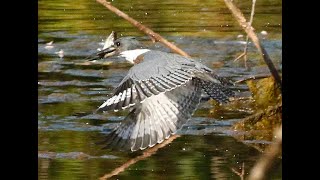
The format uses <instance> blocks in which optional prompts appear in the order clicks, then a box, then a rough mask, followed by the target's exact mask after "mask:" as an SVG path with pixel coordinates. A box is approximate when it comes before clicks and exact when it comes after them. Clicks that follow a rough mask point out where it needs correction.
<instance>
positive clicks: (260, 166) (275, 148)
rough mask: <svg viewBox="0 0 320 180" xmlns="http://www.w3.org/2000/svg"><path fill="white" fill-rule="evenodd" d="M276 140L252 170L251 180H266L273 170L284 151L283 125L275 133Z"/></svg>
mask: <svg viewBox="0 0 320 180" xmlns="http://www.w3.org/2000/svg"><path fill="white" fill-rule="evenodd" d="M274 135H275V137H276V139H275V140H274V142H273V144H272V145H270V147H269V148H268V149H266V150H265V153H264V154H263V156H262V157H261V158H260V159H259V161H258V162H257V163H256V164H255V166H254V167H253V168H252V169H251V172H250V175H249V178H248V179H249V180H260V179H265V178H266V176H267V174H268V171H269V170H270V169H271V168H272V165H273V163H274V161H275V160H276V159H277V158H278V156H279V155H280V154H281V150H282V125H281V126H280V127H279V128H278V129H277V130H276V131H275V133H274Z"/></svg>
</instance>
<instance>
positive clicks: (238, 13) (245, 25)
mask: <svg viewBox="0 0 320 180" xmlns="http://www.w3.org/2000/svg"><path fill="white" fill-rule="evenodd" d="M224 2H225V4H226V6H227V7H228V8H229V10H230V11H231V12H232V14H233V16H234V17H235V18H236V20H237V21H238V23H239V24H240V26H241V27H242V28H243V29H244V30H245V32H246V33H247V35H248V36H249V37H250V38H251V40H252V42H253V44H254V45H255V46H256V47H257V49H258V51H259V53H260V55H261V56H262V58H263V60H264V62H265V63H266V64H267V66H268V68H269V70H270V72H271V74H272V76H273V77H274V79H275V81H276V83H277V84H278V87H279V89H280V91H281V92H282V82H281V78H280V76H279V74H278V72H277V70H276V68H275V67H274V65H273V63H272V60H271V59H270V57H269V55H268V53H267V51H266V50H265V49H264V47H263V46H262V44H261V43H260V41H259V38H258V36H257V35H256V33H255V32H254V31H253V28H252V26H250V25H249V23H247V21H246V18H245V17H244V16H243V14H242V12H241V11H240V9H239V8H237V7H236V6H235V5H234V4H233V3H232V1H231V0H224Z"/></svg>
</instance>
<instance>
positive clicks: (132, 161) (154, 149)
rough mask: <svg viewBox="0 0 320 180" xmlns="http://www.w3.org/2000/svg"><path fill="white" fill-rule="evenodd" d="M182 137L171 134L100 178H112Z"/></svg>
mask: <svg viewBox="0 0 320 180" xmlns="http://www.w3.org/2000/svg"><path fill="white" fill-rule="evenodd" d="M178 137H180V136H179V135H173V136H171V137H170V138H169V139H167V140H165V141H164V142H163V143H161V144H157V145H155V146H153V147H152V148H149V149H147V150H145V151H144V152H143V154H142V155H140V156H137V157H135V158H132V159H130V160H129V161H127V162H126V163H124V164H123V165H122V166H120V167H118V168H116V169H114V170H113V171H112V172H110V173H107V174H105V175H104V176H102V177H100V178H99V179H100V180H102V179H108V178H111V177H112V176H115V175H118V174H119V173H121V172H123V171H124V170H126V169H127V168H128V167H129V166H131V165H133V164H135V163H136V162H138V161H141V160H143V159H145V158H147V157H149V156H151V155H153V154H154V153H156V152H157V151H158V150H159V149H160V148H163V147H165V146H166V145H168V144H170V143H171V142H172V141H173V140H174V139H176V138H178Z"/></svg>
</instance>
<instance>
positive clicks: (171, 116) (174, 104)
mask: <svg viewBox="0 0 320 180" xmlns="http://www.w3.org/2000/svg"><path fill="white" fill-rule="evenodd" d="M200 99H201V84H200V80H199V79H193V80H191V81H189V82H188V83H186V84H185V86H180V87H177V88H176V89H174V90H172V91H168V92H165V93H161V94H158V95H155V96H152V97H150V98H148V99H146V100H145V101H144V102H143V103H140V104H139V105H137V106H135V108H134V109H133V110H132V111H131V112H130V113H129V114H128V116H127V117H126V118H125V120H123V121H122V122H121V124H120V125H119V126H118V127H117V128H116V129H115V130H114V131H113V132H112V133H111V134H109V135H108V137H107V139H106V147H108V148H115V149H120V150H127V149H128V150H129V149H130V150H131V151H136V150H139V149H141V150H143V149H145V148H147V147H152V146H154V145H155V144H157V143H161V142H162V141H163V140H165V139H168V138H169V137H170V136H171V135H172V134H174V133H176V132H177V130H179V129H180V128H181V127H182V125H183V124H185V123H186V121H187V120H188V119H189V118H190V117H191V116H192V114H193V112H194V111H195V109H196V108H197V105H198V104H199V102H200Z"/></svg>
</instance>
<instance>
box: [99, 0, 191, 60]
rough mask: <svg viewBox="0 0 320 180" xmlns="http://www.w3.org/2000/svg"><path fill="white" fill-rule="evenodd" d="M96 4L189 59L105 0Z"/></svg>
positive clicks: (185, 54)
mask: <svg viewBox="0 0 320 180" xmlns="http://www.w3.org/2000/svg"><path fill="white" fill-rule="evenodd" d="M97 2H98V3H100V4H102V5H103V6H104V7H106V8H108V9H109V10H110V11H112V12H114V13H115V14H117V15H118V16H120V17H122V18H124V19H125V20H127V21H128V22H129V23H131V24H132V25H134V26H135V27H137V28H138V29H139V30H140V31H142V32H144V33H145V34H147V35H148V36H149V37H150V38H151V39H152V41H153V42H160V43H162V44H164V45H166V46H167V47H168V48H170V49H171V50H172V51H174V52H175V53H178V54H180V55H182V56H185V57H190V56H189V55H188V54H187V53H186V52H184V51H183V50H181V49H180V48H178V47H177V46H175V45H174V44H172V43H170V42H169V41H168V40H166V39H165V38H163V37H162V36H161V35H160V34H158V33H155V32H154V31H152V30H151V29H149V28H147V27H146V26H144V25H142V24H141V23H139V22H138V21H136V20H134V19H133V18H131V17H130V16H129V15H127V14H125V13H124V12H122V11H120V10H119V9H117V8H116V7H114V6H112V5H111V3H110V2H108V1H105V0H97Z"/></svg>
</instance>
